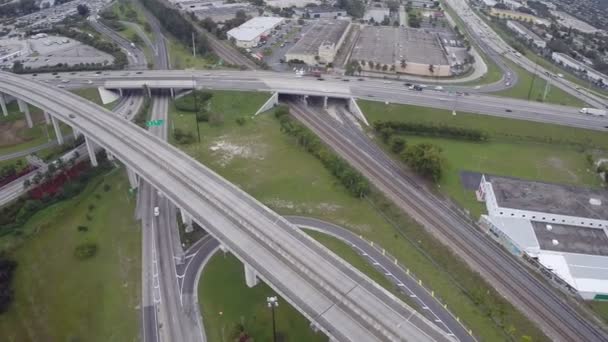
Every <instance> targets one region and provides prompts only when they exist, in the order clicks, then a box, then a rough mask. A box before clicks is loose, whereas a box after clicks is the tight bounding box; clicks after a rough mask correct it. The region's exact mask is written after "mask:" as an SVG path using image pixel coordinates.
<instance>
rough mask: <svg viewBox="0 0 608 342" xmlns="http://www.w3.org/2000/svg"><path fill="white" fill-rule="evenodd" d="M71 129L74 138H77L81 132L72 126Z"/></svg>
mask: <svg viewBox="0 0 608 342" xmlns="http://www.w3.org/2000/svg"><path fill="white" fill-rule="evenodd" d="M72 131H73V132H74V133H73V134H74V139H78V136H79V135H81V134H82V132H80V131H79V130H78V128H76V127H72Z"/></svg>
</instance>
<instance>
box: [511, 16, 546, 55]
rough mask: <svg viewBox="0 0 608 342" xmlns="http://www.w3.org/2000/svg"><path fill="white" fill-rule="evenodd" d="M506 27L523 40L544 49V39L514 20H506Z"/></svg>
mask: <svg viewBox="0 0 608 342" xmlns="http://www.w3.org/2000/svg"><path fill="white" fill-rule="evenodd" d="M507 27H508V28H509V29H510V30H511V31H513V32H515V33H516V34H517V35H518V36H520V37H521V38H523V39H524V40H526V41H531V42H532V44H533V45H534V46H536V47H538V48H540V49H544V48H545V47H546V46H547V42H545V40H544V39H542V38H541V37H539V36H538V35H537V34H536V33H534V32H532V31H530V30H528V28H526V27H525V26H523V25H522V24H520V23H518V22H516V21H513V20H507Z"/></svg>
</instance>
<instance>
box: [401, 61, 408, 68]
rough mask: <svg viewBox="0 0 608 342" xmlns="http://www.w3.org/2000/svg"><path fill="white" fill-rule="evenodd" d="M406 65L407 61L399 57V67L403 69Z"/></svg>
mask: <svg viewBox="0 0 608 342" xmlns="http://www.w3.org/2000/svg"><path fill="white" fill-rule="evenodd" d="M406 67H407V63H406V62H405V58H401V69H405V68H406Z"/></svg>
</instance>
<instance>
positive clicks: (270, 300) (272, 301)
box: [266, 296, 279, 342]
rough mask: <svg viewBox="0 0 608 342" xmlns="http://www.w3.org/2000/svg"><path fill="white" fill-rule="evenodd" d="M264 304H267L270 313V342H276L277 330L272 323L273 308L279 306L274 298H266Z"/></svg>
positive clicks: (273, 322)
mask: <svg viewBox="0 0 608 342" xmlns="http://www.w3.org/2000/svg"><path fill="white" fill-rule="evenodd" d="M266 303H267V304H268V307H269V308H270V311H272V341H273V342H277V330H276V325H275V321H274V308H276V307H278V306H279V301H278V299H277V297H276V296H274V297H266Z"/></svg>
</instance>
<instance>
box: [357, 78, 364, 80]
mask: <svg viewBox="0 0 608 342" xmlns="http://www.w3.org/2000/svg"><path fill="white" fill-rule="evenodd" d="M357 81H365V78H357Z"/></svg>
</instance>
